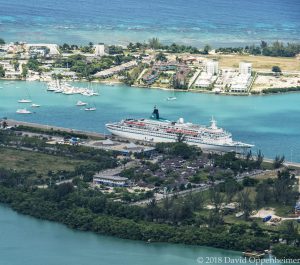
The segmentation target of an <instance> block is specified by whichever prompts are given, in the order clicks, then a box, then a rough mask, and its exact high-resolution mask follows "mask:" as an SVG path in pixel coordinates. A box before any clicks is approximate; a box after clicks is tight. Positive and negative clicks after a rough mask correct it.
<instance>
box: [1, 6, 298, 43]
mask: <svg viewBox="0 0 300 265" xmlns="http://www.w3.org/2000/svg"><path fill="white" fill-rule="evenodd" d="M299 14H300V1H299V0H285V1H282V0H264V1H262V0H230V1H228V0H205V1H204V0H188V1H186V0H172V1H167V0H151V1H149V0H126V1H125V0H110V1H108V0H65V1H60V0H52V1H49V0H26V1H25V0H10V1H4V0H0V37H2V38H5V39H6V40H7V41H21V40H23V41H24V40H25V41H27V42H55V43H63V42H69V43H88V42H89V41H92V42H95V43H96V42H105V43H120V44H126V43H128V42H129V41H140V42H143V41H147V40H148V39H149V38H150V37H159V38H160V39H161V40H162V41H163V42H165V43H171V42H180V43H185V44H192V45H195V46H203V45H204V44H212V45H214V46H219V45H221V46H229V45H245V44H249V43H250V44H251V43H257V42H259V41H260V40H262V39H264V40H267V41H274V40H282V41H290V42H291V41H299V40H300V16H299Z"/></svg>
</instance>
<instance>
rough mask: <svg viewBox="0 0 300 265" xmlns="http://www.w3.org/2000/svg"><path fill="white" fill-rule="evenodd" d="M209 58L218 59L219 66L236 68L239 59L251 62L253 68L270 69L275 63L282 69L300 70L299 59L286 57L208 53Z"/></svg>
mask: <svg viewBox="0 0 300 265" xmlns="http://www.w3.org/2000/svg"><path fill="white" fill-rule="evenodd" d="M209 58H211V59H218V60H219V64H220V67H221V68H222V67H234V68H238V67H239V63H240V62H241V61H247V62H250V63H252V64H253V68H254V70H262V69H266V70H271V68H272V66H274V65H277V66H279V67H280V68H281V70H282V71H300V60H299V59H297V58H288V57H270V56H251V55H210V56H209Z"/></svg>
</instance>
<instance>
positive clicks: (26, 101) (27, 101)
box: [18, 99, 32, 103]
mask: <svg viewBox="0 0 300 265" xmlns="http://www.w3.org/2000/svg"><path fill="white" fill-rule="evenodd" d="M18 102H19V103H31V102H32V101H31V100H30V99H20V100H18Z"/></svg>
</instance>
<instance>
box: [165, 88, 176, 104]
mask: <svg viewBox="0 0 300 265" xmlns="http://www.w3.org/2000/svg"><path fill="white" fill-rule="evenodd" d="M176 99H177V98H176V97H175V91H174V89H173V96H171V97H167V100H168V101H173V100H176Z"/></svg>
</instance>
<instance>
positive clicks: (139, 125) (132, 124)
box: [106, 107, 253, 153]
mask: <svg viewBox="0 0 300 265" xmlns="http://www.w3.org/2000/svg"><path fill="white" fill-rule="evenodd" d="M210 123H211V124H210V126H204V125H197V124H193V123H190V122H184V119H183V118H179V119H178V121H169V120H166V119H163V118H161V117H160V116H159V111H158V109H157V108H156V107H155V108H154V111H153V113H152V115H151V117H150V118H149V119H125V120H122V121H120V122H115V123H109V124H106V128H107V129H108V130H109V131H110V132H111V133H112V134H114V135H117V136H120V137H124V138H130V139H135V140H142V141H148V142H154V143H158V142H176V141H178V139H179V138H180V139H181V140H182V141H183V142H185V143H187V144H190V145H196V146H199V147H200V148H202V149H204V150H208V151H221V152H236V153H245V152H246V151H247V150H248V149H249V148H251V147H252V146H253V145H250V144H246V143H242V142H237V141H233V139H232V136H231V133H229V132H227V131H225V130H223V129H222V128H219V127H217V122H216V121H215V120H214V119H213V118H212V119H211V121H210Z"/></svg>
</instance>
